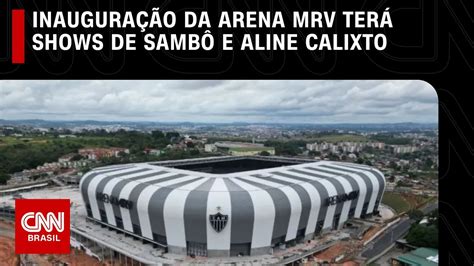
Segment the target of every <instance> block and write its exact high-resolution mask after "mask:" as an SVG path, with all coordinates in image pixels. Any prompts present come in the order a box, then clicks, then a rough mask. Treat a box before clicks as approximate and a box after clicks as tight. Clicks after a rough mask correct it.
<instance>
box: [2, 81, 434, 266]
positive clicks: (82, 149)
mask: <svg viewBox="0 0 474 266" xmlns="http://www.w3.org/2000/svg"><path fill="white" fill-rule="evenodd" d="M10 82H11V81H10ZM98 82H99V81H98ZM169 82H171V81H169ZM176 82H177V81H176ZM222 82H223V83H222ZM222 82H221V81H215V84H214V82H213V81H208V82H207V81H200V82H199V84H198V85H196V86H198V87H199V86H200V87H201V89H197V91H200V92H201V94H202V95H201V96H196V95H198V94H196V93H194V92H191V91H190V90H183V91H181V92H180V95H182V97H184V98H186V99H184V100H183V102H179V101H177V100H175V99H174V100H173V101H174V102H175V103H179V106H176V105H174V106H172V105H173V104H171V105H170V107H169V109H170V113H171V114H170V116H169V117H166V114H162V113H160V116H159V117H157V118H155V119H152V116H151V114H152V113H153V112H157V110H155V109H153V108H152V107H150V106H153V105H149V106H148V105H147V104H148V103H145V105H146V106H145V107H143V109H140V110H139V108H138V107H137V106H135V105H134V106H130V105H124V108H123V109H127V108H130V109H131V110H130V112H134V114H133V115H130V116H125V117H123V118H122V119H120V117H122V115H121V113H122V112H125V111H126V110H120V111H116V110H117V109H114V108H110V110H111V111H104V112H101V111H100V110H101V108H102V107H101V106H103V105H101V104H99V105H100V106H99V107H97V109H96V110H93V109H89V108H91V107H90V106H88V107H87V108H86V109H88V110H86V111H84V110H79V109H77V110H76V109H75V104H74V103H71V105H70V107H69V108H66V107H64V106H63V107H58V106H61V105H63V104H64V103H57V104H56V105H55V106H53V107H51V110H46V109H47V107H45V106H46V105H44V106H43V105H42V104H40V102H50V101H51V99H57V98H56V96H55V95H52V94H51V95H50V96H51V97H52V98H51V99H49V100H48V99H46V98H48V97H49V96H44V97H43V98H42V99H39V97H38V96H35V90H34V89H31V88H34V87H35V84H34V82H33V83H32V84H30V88H29V89H24V93H23V94H28V95H29V96H30V97H29V98H28V99H29V100H28V101H27V102H26V103H25V104H24V105H23V106H22V107H18V109H17V110H14V109H12V108H11V107H9V109H8V108H7V106H12V105H13V104H14V103H15V101H16V100H15V99H16V98H15V97H13V96H12V94H13V90H10V89H8V88H7V86H6V83H4V84H2V85H3V86H0V93H3V95H5V97H4V100H3V102H2V100H0V114H2V117H1V119H0V193H1V201H0V258H1V259H0V264H2V263H7V264H8V265H10V264H19V263H23V264H37V265H56V264H60V263H63V264H65V265H150V264H176V263H181V264H254V265H260V264H279V265H281V264H298V265H367V264H368V265H437V264H438V251H437V249H438V213H437V208H438V166H439V161H438V123H437V99H436V95H435V92H434V90H432V89H430V88H428V89H427V88H426V84H425V83H423V82H412V83H410V82H401V83H403V84H397V82H394V81H393V82H391V81H380V82H379V81H372V82H365V81H351V82H346V83H344V84H343V83H340V84H338V83H337V82H335V81H334V82H327V83H324V81H320V82H319V83H318V82H315V81H313V82H307V83H305V82H306V81H302V82H300V83H298V82H293V83H288V84H292V85H293V86H294V87H296V88H299V87H301V90H296V91H295V94H297V95H295V96H294V97H291V96H290V95H286V96H283V95H280V94H279V92H283V91H284V90H283V87H284V86H281V87H282V90H281V91H280V89H279V85H277V84H279V83H284V82H286V81H272V82H273V83H271V84H270V85H268V84H261V85H262V88H263V89H262V90H263V91H269V90H271V89H272V88H273V85H274V86H275V88H274V91H275V94H277V96H274V97H271V99H270V102H271V100H273V101H274V102H273V103H270V104H269V103H268V102H267V101H266V100H267V98H266V97H267V96H262V97H260V99H256V98H257V96H258V95H259V93H261V92H259V91H258V90H255V91H252V92H250V91H247V90H246V88H247V87H248V86H250V85H249V84H248V83H245V81H242V84H240V85H241V88H242V91H243V94H244V95H243V97H248V99H249V100H248V101H249V102H248V105H245V103H242V104H241V105H239V104H235V103H231V102H230V100H224V98H225V99H227V97H224V95H225V96H229V95H232V96H235V95H234V94H233V92H229V91H228V90H234V89H235V85H234V84H233V82H237V81H229V82H228V83H225V82H224V81H222ZM59 83H60V84H55V86H57V85H62V86H65V85H64V84H67V83H64V82H62V81H61V82H59ZM158 83H159V85H156V86H157V87H160V88H161V87H162V86H165V85H166V84H167V83H166V82H158ZM177 83H179V82H177ZM254 83H255V82H254ZM13 84H14V83H13ZM189 84H191V83H189ZM237 84H238V82H237ZM288 84H286V83H285V85H288ZM318 84H319V85H318ZM258 85H259V83H258V82H257V83H256V84H255V86H258ZM320 85H321V86H320ZM323 85H324V86H323ZM14 86H16V87H17V88H20V89H21V88H24V87H25V84H22V85H18V84H16V85H15V84H14ZM36 86H39V85H37V84H36ZM48 86H50V85H49V84H41V89H42V90H48V88H47V87H48ZM74 86H76V87H74ZM137 86H138V87H140V86H142V85H141V84H138V85H137ZM170 86H172V87H176V86H178V85H177V84H172V85H170ZM318 86H320V87H323V89H320V88H319V87H318ZM337 86H340V87H341V89H340V90H341V92H338V93H335V92H331V90H333V89H332V88H333V87H334V88H335V87H337ZM83 87H84V84H80V83H79V85H78V84H71V85H69V87H67V88H66V91H68V90H69V91H76V92H78V91H77V90H78V88H83ZM111 87H113V86H112V85H110V87H109V85H107V86H106V89H105V90H106V91H109V94H108V95H109V96H106V95H105V96H104V95H100V98H101V99H102V101H104V99H105V98H108V99H109V100H110V99H111V98H114V99H117V98H120V99H121V97H120V95H121V93H124V91H122V92H120V91H119V90H117V91H116V92H115V93H110V91H112V89H111ZM216 87H217V88H216ZM313 87H314V88H315V89H314V91H312V89H311V88H313ZM226 88H227V89H226ZM229 88H230V89H229ZM265 88H267V89H265ZM344 88H346V89H344ZM374 88H375V89H374ZM376 88H379V91H377V89H376ZM383 88H396V89H394V90H393V91H392V92H394V91H397V93H396V94H395V93H385V95H380V91H384V90H383ZM124 90H125V91H127V89H126V88H125V89H124ZM158 90H161V89H158ZM414 90H418V92H413V91H414ZM427 90H431V93H430V92H429V91H427ZM138 91H140V90H138ZM151 91H153V89H151ZM218 91H224V92H221V95H216V96H213V99H215V100H217V99H223V100H222V102H221V104H216V103H210V104H209V108H208V109H202V108H201V107H200V104H196V105H189V104H190V103H191V100H189V99H188V98H189V97H188V96H187V95H186V94H187V93H190V94H192V97H191V98H193V97H194V101H206V102H208V101H209V99H208V98H209V97H210V96H209V93H211V92H212V93H218ZM388 91H390V89H388ZM399 91H402V92H401V93H400V92H399ZM369 92H370V93H369ZM318 93H322V94H321V95H318ZM83 94H84V95H91V94H93V92H92V91H87V90H86V91H85V92H84V93H83ZM125 94H127V93H125ZM138 94H140V93H138ZM330 94H339V95H340V98H339V100H340V102H341V103H337V104H336V103H334V104H332V103H327V104H326V103H325V104H324V106H323V107H321V106H319V107H318V106H317V105H318V103H321V102H320V101H319V99H321V98H322V97H324V95H330ZM432 94H433V95H432ZM48 95H49V94H48ZM84 95H82V96H79V98H81V99H82V100H84V99H85V98H86V96H84ZM110 95H115V96H116V97H111V96H110ZM151 95H152V96H150V97H151V98H153V97H154V96H153V93H151ZM301 95H302V96H301ZM344 95H345V96H344ZM173 96H175V97H179V96H177V95H176V94H174V95H173ZM98 97H99V96H98ZM130 97H131V98H130V99H129V100H133V97H135V96H130ZM138 97H140V96H138ZM164 97H165V98H166V97H167V96H164ZM199 97H200V98H199ZM281 97H289V98H288V99H287V100H285V101H282V100H277V98H278V99H279V98H281ZM331 97H332V96H331ZM384 97H386V99H382V98H384ZM310 98H311V99H312V98H315V99H316V100H311V101H310V102H309V103H306V102H304V101H305V100H303V99H310ZM337 99H338V98H334V99H333V100H332V101H336V100H337ZM89 100H91V99H89ZM352 100H354V101H356V102H357V101H358V102H359V103H360V104H356V105H354V106H352V107H351V108H350V110H348V109H345V111H344V112H341V109H343V108H345V107H344V105H345V104H346V105H349V104H347V103H348V102H349V101H352ZM373 100H375V101H373ZM148 101H152V99H149V100H148ZM99 102H100V101H96V103H99ZM160 102H166V99H161V100H160ZM323 102H331V98H325V99H324V101H323ZM121 103H122V101H121V100H119V101H117V102H116V103H115V102H113V101H109V102H108V104H109V105H111V106H114V105H120V104H121ZM293 103H294V106H293ZM29 104H30V106H28V105H29ZM186 105H189V106H188V107H186ZM371 105H376V107H375V108H374V109H372V110H369V109H368V108H369V107H368V106H371ZM1 106H3V107H1ZM196 106H198V107H196ZM313 106H316V107H314V108H316V109H313ZM433 106H434V107H433ZM279 107H281V109H282V110H279V111H276V110H277V109H278V108H279ZM117 108H118V107H117ZM159 108H162V107H159ZM328 108H329V109H328ZM331 108H332V109H331ZM7 109H8V110H7ZM59 109H61V111H58V110H59ZM178 109H182V110H181V111H178ZM283 109H284V110H283ZM35 110H36V111H35ZM114 110H115V111H114ZM145 111H146V112H145ZM143 112H145V113H143ZM160 112H161V111H160ZM178 112H179V114H178ZM68 113H75V114H74V115H71V116H69V115H68ZM88 113H89V114H93V115H88ZM188 113H189V116H187V114H188ZM140 114H141V115H142V116H143V117H145V118H146V119H139V117H140ZM137 117H138V118H137ZM183 117H185V118H187V119H183ZM195 117H200V118H199V119H197V118H196V119H194V118H195ZM364 117H366V118H364ZM126 180H129V181H126ZM183 191H187V192H186V193H185V192H183ZM332 193H333V194H332ZM16 198H69V199H70V200H71V253H70V254H69V255H54V254H51V255H33V254H28V255H26V254H22V255H15V252H14V249H13V247H14V234H13V233H12V232H13V231H14V226H13V223H14V222H13V221H14V219H13V218H14V214H15V209H14V199H16ZM245 206H248V208H245ZM268 206H274V207H271V208H270V209H272V210H273V211H269V207H268ZM273 208H274V209H273ZM160 217H161V218H160ZM176 217H178V218H176ZM179 217H181V218H179ZM2 260H3V261H2Z"/></svg>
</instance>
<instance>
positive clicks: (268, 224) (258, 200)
mask: <svg viewBox="0 0 474 266" xmlns="http://www.w3.org/2000/svg"><path fill="white" fill-rule="evenodd" d="M232 182H234V183H235V184H237V185H239V186H240V187H241V188H243V189H244V190H247V192H248V193H249V195H250V198H251V199H252V205H253V213H254V219H253V232H252V248H261V247H269V246H271V244H272V234H273V226H274V223H275V205H274V203H273V200H272V197H271V196H270V194H268V192H266V191H265V190H262V189H260V188H258V187H255V186H252V185H251V184H248V183H245V182H242V181H240V180H238V179H237V178H234V179H232Z"/></svg>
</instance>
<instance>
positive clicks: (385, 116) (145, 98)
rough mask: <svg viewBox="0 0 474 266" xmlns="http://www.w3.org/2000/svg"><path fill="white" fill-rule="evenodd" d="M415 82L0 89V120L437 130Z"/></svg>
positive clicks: (6, 85) (425, 94) (426, 89)
mask: <svg viewBox="0 0 474 266" xmlns="http://www.w3.org/2000/svg"><path fill="white" fill-rule="evenodd" d="M437 101H438V100H437V95H436V92H435V91H434V89H433V88H432V87H431V86H430V85H429V84H427V83H425V82H422V81H291V80H229V81H220V80H199V81H193V80H189V81H181V80H177V81H158V80H157V81H155V80H147V81H101V80H91V81H0V118H2V119H48V120H85V119H95V120H114V121H118V120H127V121H162V122H171V121H195V122H288V123H301V122H303V123H346V122H353V123H357V122H361V123H370V122H374V123H380V122H437V121H438V102H437Z"/></svg>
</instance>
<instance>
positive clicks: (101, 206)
mask: <svg viewBox="0 0 474 266" xmlns="http://www.w3.org/2000/svg"><path fill="white" fill-rule="evenodd" d="M149 170H151V169H149V168H141V169H138V170H134V171H131V172H126V173H122V174H117V175H111V176H107V177H105V178H104V179H102V180H101V181H100V182H99V184H97V188H96V190H95V192H96V193H104V188H105V186H106V185H107V183H109V181H111V180H112V179H115V178H121V177H124V176H128V175H133V174H138V173H142V172H146V171H149ZM157 174H158V173H157ZM109 196H110V195H109ZM109 204H110V203H109ZM97 205H98V207H99V211H101V210H102V211H103V212H105V203H104V202H103V201H100V200H98V201H97ZM102 222H104V223H107V219H105V221H104V219H102Z"/></svg>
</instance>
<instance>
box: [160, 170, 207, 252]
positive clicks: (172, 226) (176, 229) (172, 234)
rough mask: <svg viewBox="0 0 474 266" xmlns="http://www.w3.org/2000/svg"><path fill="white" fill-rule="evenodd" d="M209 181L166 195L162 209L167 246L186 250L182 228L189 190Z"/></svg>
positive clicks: (202, 181)
mask: <svg viewBox="0 0 474 266" xmlns="http://www.w3.org/2000/svg"><path fill="white" fill-rule="evenodd" d="M207 180H209V178H202V179H199V180H197V181H195V182H192V183H190V184H187V185H184V186H182V187H180V188H177V189H174V190H173V191H171V192H170V194H168V197H167V198H166V200H165V205H164V208H163V216H164V217H165V231H166V241H167V243H168V245H169V246H173V247H181V248H186V235H185V228H184V205H185V204H186V199H187V198H188V195H189V193H190V192H191V190H193V189H196V188H197V187H199V186H200V185H201V184H203V183H204V182H206V181H207Z"/></svg>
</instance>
